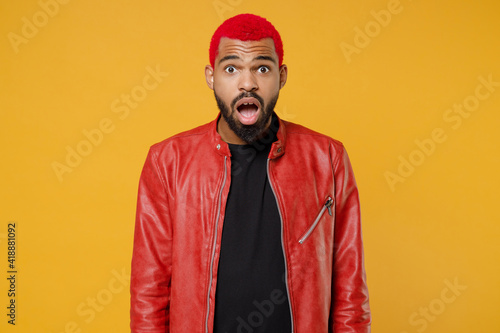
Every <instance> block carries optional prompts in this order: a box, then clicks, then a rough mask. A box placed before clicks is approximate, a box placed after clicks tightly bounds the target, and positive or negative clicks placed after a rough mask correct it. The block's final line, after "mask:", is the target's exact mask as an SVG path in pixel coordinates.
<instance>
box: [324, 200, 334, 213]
mask: <svg viewBox="0 0 500 333" xmlns="http://www.w3.org/2000/svg"><path fill="white" fill-rule="evenodd" d="M332 205H333V199H332V198H330V197H328V199H326V202H325V206H326V208H328V214H329V215H330V216H332V215H333V213H332Z"/></svg>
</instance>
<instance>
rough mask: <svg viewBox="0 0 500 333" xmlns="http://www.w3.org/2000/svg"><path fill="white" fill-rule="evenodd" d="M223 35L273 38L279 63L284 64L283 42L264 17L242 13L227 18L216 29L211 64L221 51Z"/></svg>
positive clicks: (241, 38)
mask: <svg viewBox="0 0 500 333" xmlns="http://www.w3.org/2000/svg"><path fill="white" fill-rule="evenodd" d="M222 37H227V38H231V39H239V40H242V41H247V40H261V39H263V38H272V40H273V41H274V48H275V50H276V54H277V55H278V60H279V65H280V66H281V64H283V42H282V41H281V37H280V34H279V33H278V31H277V30H276V28H275V27H274V26H273V25H272V24H271V22H269V21H268V20H266V19H265V18H263V17H260V16H257V15H253V14H240V15H236V16H233V17H231V18H229V19H227V20H225V21H224V22H223V23H222V24H221V25H220V26H219V27H218V28H217V30H215V32H214V35H213V36H212V40H211V42H210V50H209V53H210V64H211V65H212V67H214V64H215V58H216V57H217V54H218V53H219V43H220V39H221V38H222Z"/></svg>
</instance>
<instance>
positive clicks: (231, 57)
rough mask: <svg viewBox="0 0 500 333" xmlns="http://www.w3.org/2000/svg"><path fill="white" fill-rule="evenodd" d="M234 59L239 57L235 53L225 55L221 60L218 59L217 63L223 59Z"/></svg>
mask: <svg viewBox="0 0 500 333" xmlns="http://www.w3.org/2000/svg"><path fill="white" fill-rule="evenodd" d="M234 59H240V57H238V56H237V55H227V56H225V57H224V58H222V59H221V60H219V64H220V63H221V62H223V61H226V60H234Z"/></svg>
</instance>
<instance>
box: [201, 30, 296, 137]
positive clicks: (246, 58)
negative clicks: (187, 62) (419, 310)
mask: <svg viewBox="0 0 500 333" xmlns="http://www.w3.org/2000/svg"><path fill="white" fill-rule="evenodd" d="M214 66H215V68H212V67H211V66H207V67H206V68H205V75H206V78H207V83H208V85H209V87H210V88H211V89H213V90H214V94H215V98H216V101H217V105H218V106H219V109H220V111H221V114H222V116H223V117H222V118H221V119H220V121H219V125H218V130H219V134H220V135H221V137H222V139H223V140H225V141H226V142H229V143H236V144H244V143H252V142H254V141H255V140H256V139H258V138H259V137H261V136H262V135H264V134H265V133H266V131H267V129H268V128H269V125H270V122H271V115H272V112H273V110H274V106H275V104H276V102H277V100H278V96H279V90H280V89H281V88H282V87H283V86H284V84H285V82H286V75H287V68H286V65H282V66H281V67H279V65H278V55H277V54H276V51H275V49H274V42H273V40H272V39H271V38H265V39H261V40H259V41H241V40H236V39H229V38H221V41H220V44H219V54H218V55H217V57H216V58H215V64H214Z"/></svg>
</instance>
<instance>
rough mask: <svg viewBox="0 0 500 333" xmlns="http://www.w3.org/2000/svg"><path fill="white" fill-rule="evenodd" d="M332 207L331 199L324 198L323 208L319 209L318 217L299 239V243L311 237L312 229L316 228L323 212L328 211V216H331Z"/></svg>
mask: <svg viewBox="0 0 500 333" xmlns="http://www.w3.org/2000/svg"><path fill="white" fill-rule="evenodd" d="M332 205H333V199H332V198H331V197H328V198H326V201H325V204H324V205H323V208H321V211H320V212H319V214H318V216H317V217H316V219H315V220H314V222H313V224H312V225H311V226H310V227H309V229H308V230H307V231H306V233H305V234H304V235H302V237H301V238H300V239H299V243H300V244H302V243H304V241H305V240H306V239H307V238H308V237H309V236H310V235H311V233H312V232H313V230H314V228H316V225H317V224H318V223H319V220H320V219H321V217H322V216H323V214H324V213H325V210H327V209H328V214H329V215H330V216H332V214H333V213H332Z"/></svg>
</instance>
